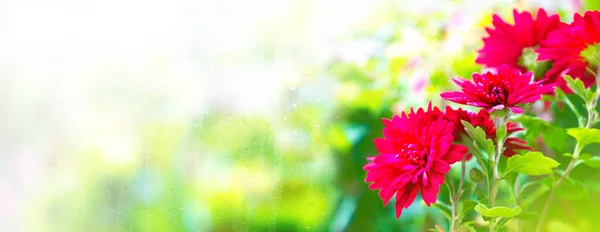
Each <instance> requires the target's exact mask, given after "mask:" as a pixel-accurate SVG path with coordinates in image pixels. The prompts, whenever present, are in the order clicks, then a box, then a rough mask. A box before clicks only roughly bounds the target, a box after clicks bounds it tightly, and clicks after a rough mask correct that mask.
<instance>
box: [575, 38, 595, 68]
mask: <svg viewBox="0 0 600 232" xmlns="http://www.w3.org/2000/svg"><path fill="white" fill-rule="evenodd" d="M579 55H581V57H583V58H584V59H585V60H586V61H587V62H588V63H589V64H591V65H593V66H598V64H600V43H596V44H593V45H590V46H588V47H587V48H586V49H584V50H583V51H581V53H580V54H579Z"/></svg>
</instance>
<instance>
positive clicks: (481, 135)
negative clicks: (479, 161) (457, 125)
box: [461, 120, 496, 160]
mask: <svg viewBox="0 0 600 232" xmlns="http://www.w3.org/2000/svg"><path fill="white" fill-rule="evenodd" d="M461 121H462V124H463V125H464V126H465V130H466V131H467V134H469V137H470V138H471V139H472V140H473V145H474V146H475V148H477V149H479V152H480V153H481V154H484V155H486V156H487V158H488V159H490V157H493V155H494V150H495V149H496V146H494V141H492V140H491V139H488V138H487V137H486V134H485V131H483V129H481V127H473V125H471V123H469V122H467V121H463V120H461ZM478 158H479V157H478ZM490 160H491V159H490Z"/></svg>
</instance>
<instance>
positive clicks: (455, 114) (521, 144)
mask: <svg viewBox="0 0 600 232" xmlns="http://www.w3.org/2000/svg"><path fill="white" fill-rule="evenodd" d="M444 118H445V119H446V120H449V121H451V122H453V123H454V138H455V142H462V141H460V140H462V136H467V131H466V130H465V127H464V126H463V124H462V121H467V122H469V123H471V125H473V126H474V127H481V129H483V131H485V134H486V137H487V138H488V139H492V140H494V142H495V140H496V127H495V126H494V121H492V119H491V117H490V114H489V113H488V112H487V111H485V110H480V111H479V112H478V113H473V112H470V111H466V110H463V109H461V108H458V109H452V108H451V107H450V106H446V110H445V111H444ZM461 120H462V121H461ZM506 129H507V132H508V134H507V136H510V135H511V134H512V133H514V132H517V131H521V130H523V128H520V127H518V126H517V124H514V123H512V122H507V123H506ZM504 147H505V148H506V150H504V153H503V155H504V156H506V157H511V156H513V155H515V154H517V152H516V151H517V150H533V148H531V147H529V146H527V142H525V141H523V140H521V139H518V138H511V137H509V138H507V139H506V141H505V143H504ZM468 158H470V155H469V157H468Z"/></svg>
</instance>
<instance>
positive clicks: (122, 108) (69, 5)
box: [0, 0, 600, 232]
mask: <svg viewBox="0 0 600 232" xmlns="http://www.w3.org/2000/svg"><path fill="white" fill-rule="evenodd" d="M589 2H593V1H589ZM589 4H593V3H586V2H582V1H577V0H570V1H558V0H547V1H542V0H523V1H510V0H498V1H479V0H472V1H467V0H424V1H409V0H375V1H364V0H255V1H241V0H224V1H211V0H149V1H141V0H118V1H117V0H105V1H92V0H57V1H41V0H5V1H2V2H0V41H1V42H0V118H1V120H0V153H1V154H2V155H1V156H0V159H1V162H0V167H1V168H0V172H1V173H2V175H1V176H2V178H0V204H1V205H2V206H1V207H0V230H1V231H99V232H100V231H194V232H195V231H426V230H428V229H430V228H433V225H434V224H442V225H445V224H444V223H446V222H445V220H444V218H443V217H442V216H441V215H440V213H439V212H437V211H436V210H435V209H433V208H427V207H424V206H423V205H422V204H420V203H419V201H416V202H417V203H415V204H414V205H413V206H412V207H410V208H409V209H408V210H405V212H404V214H403V216H402V218H401V219H395V217H394V213H393V210H394V209H393V207H392V206H393V204H390V206H389V207H383V203H382V202H381V201H380V200H379V198H378V197H377V192H375V191H370V190H368V188H367V184H366V183H364V176H365V173H364V171H363V170H362V166H363V165H364V164H365V163H366V160H365V158H366V157H367V156H372V155H375V154H376V153H375V150H374V146H373V144H372V141H373V138H375V137H379V136H381V127H382V124H381V122H380V119H381V118H382V117H391V116H392V115H393V113H394V112H396V113H397V112H400V111H402V110H405V109H407V108H408V107H411V106H424V105H425V104H427V102H429V101H430V100H431V101H433V103H434V104H440V99H439V97H438V94H439V92H440V91H442V90H447V89H449V88H451V84H450V82H449V79H450V78H452V77H454V76H456V75H460V76H463V77H468V76H470V74H471V73H472V72H477V71H481V67H479V66H477V65H475V63H474V60H475V55H476V50H478V49H479V48H480V47H481V46H482V43H481V38H482V36H484V27H485V26H490V24H491V17H492V14H493V13H497V14H499V15H501V16H504V17H508V18H510V17H511V12H512V9H513V8H516V9H519V10H534V9H537V8H538V7H540V6H542V7H544V8H546V9H547V10H548V11H550V12H559V13H560V14H561V15H562V16H563V19H565V20H570V19H569V18H570V17H571V16H570V15H571V14H572V13H573V12H576V11H580V10H582V9H585V8H586V7H589ZM590 191H591V190H590ZM596 191H600V190H599V189H598V188H596ZM563 204H564V203H563ZM557 207H558V206H557ZM573 207H576V206H573ZM571 209H572V208H571ZM572 210H573V209H572ZM551 216H552V218H553V219H556V218H558V217H560V212H559V213H558V214H553V215H551ZM581 220H583V219H581ZM571 222H572V221H571ZM552 223H558V224H557V227H555V228H563V229H564V228H566V229H567V230H568V229H573V230H574V231H577V230H578V229H577V228H583V227H577V226H580V225H577V224H575V225H571V224H569V221H564V220H563V221H560V220H558V221H554V222H552ZM561 223H562V224H561ZM582 223H583V222H582ZM586 223H588V224H589V223H591V222H589V221H588V222H586ZM583 224H585V223H583ZM583 224H582V225H583ZM561 226H562V227H561ZM584 226H585V225H584ZM567 230H560V231H567Z"/></svg>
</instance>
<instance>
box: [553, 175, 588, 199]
mask: <svg viewBox="0 0 600 232" xmlns="http://www.w3.org/2000/svg"><path fill="white" fill-rule="evenodd" d="M556 195H558V196H560V197H562V198H565V199H568V200H577V199H581V198H584V197H586V196H587V195H588V192H587V190H586V189H585V188H584V187H583V185H582V184H581V181H578V180H575V179H572V178H567V179H565V181H564V182H563V183H561V184H560V186H559V187H558V189H557V190H556Z"/></svg>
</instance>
